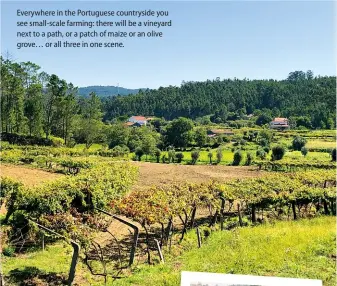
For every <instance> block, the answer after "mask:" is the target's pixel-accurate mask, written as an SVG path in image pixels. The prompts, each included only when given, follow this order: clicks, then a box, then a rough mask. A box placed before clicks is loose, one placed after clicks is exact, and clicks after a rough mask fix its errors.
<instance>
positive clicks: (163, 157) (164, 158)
mask: <svg viewBox="0 0 337 286" xmlns="http://www.w3.org/2000/svg"><path fill="white" fill-rule="evenodd" d="M166 160H167V157H166V155H165V154H164V155H163V156H162V157H161V161H162V162H163V163H164V164H165V163H166Z"/></svg>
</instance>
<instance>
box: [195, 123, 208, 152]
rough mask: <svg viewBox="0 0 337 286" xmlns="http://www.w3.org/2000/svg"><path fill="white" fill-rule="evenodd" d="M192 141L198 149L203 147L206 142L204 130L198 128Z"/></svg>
mask: <svg viewBox="0 0 337 286" xmlns="http://www.w3.org/2000/svg"><path fill="white" fill-rule="evenodd" d="M194 136H195V137H194V140H195V142H196V143H197V146H198V147H200V148H201V147H203V146H204V145H205V144H206V142H207V133H206V130H205V129H204V128H198V129H197V130H196V131H195V135H194Z"/></svg>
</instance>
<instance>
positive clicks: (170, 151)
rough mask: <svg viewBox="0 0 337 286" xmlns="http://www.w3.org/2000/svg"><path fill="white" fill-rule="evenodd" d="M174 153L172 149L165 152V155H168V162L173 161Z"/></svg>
mask: <svg viewBox="0 0 337 286" xmlns="http://www.w3.org/2000/svg"><path fill="white" fill-rule="evenodd" d="M175 155H176V152H175V151H174V149H171V150H169V151H168V152H167V157H168V162H169V163H171V162H172V163H174V157H175Z"/></svg>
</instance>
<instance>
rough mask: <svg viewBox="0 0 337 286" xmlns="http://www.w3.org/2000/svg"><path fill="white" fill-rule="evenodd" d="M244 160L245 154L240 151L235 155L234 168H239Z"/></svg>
mask: <svg viewBox="0 0 337 286" xmlns="http://www.w3.org/2000/svg"><path fill="white" fill-rule="evenodd" d="M242 158H243V154H242V152H241V151H240V150H238V151H236V152H235V153H234V159H233V166H239V165H240V163H241V161H242Z"/></svg>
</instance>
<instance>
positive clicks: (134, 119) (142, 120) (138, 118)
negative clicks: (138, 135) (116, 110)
mask: <svg viewBox="0 0 337 286" xmlns="http://www.w3.org/2000/svg"><path fill="white" fill-rule="evenodd" d="M147 121H148V120H147V118H146V117H144V116H131V117H130V118H129V119H128V123H127V124H129V123H133V124H130V125H129V126H135V125H134V124H135V123H137V124H138V125H140V126H142V125H146V124H147Z"/></svg>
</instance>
